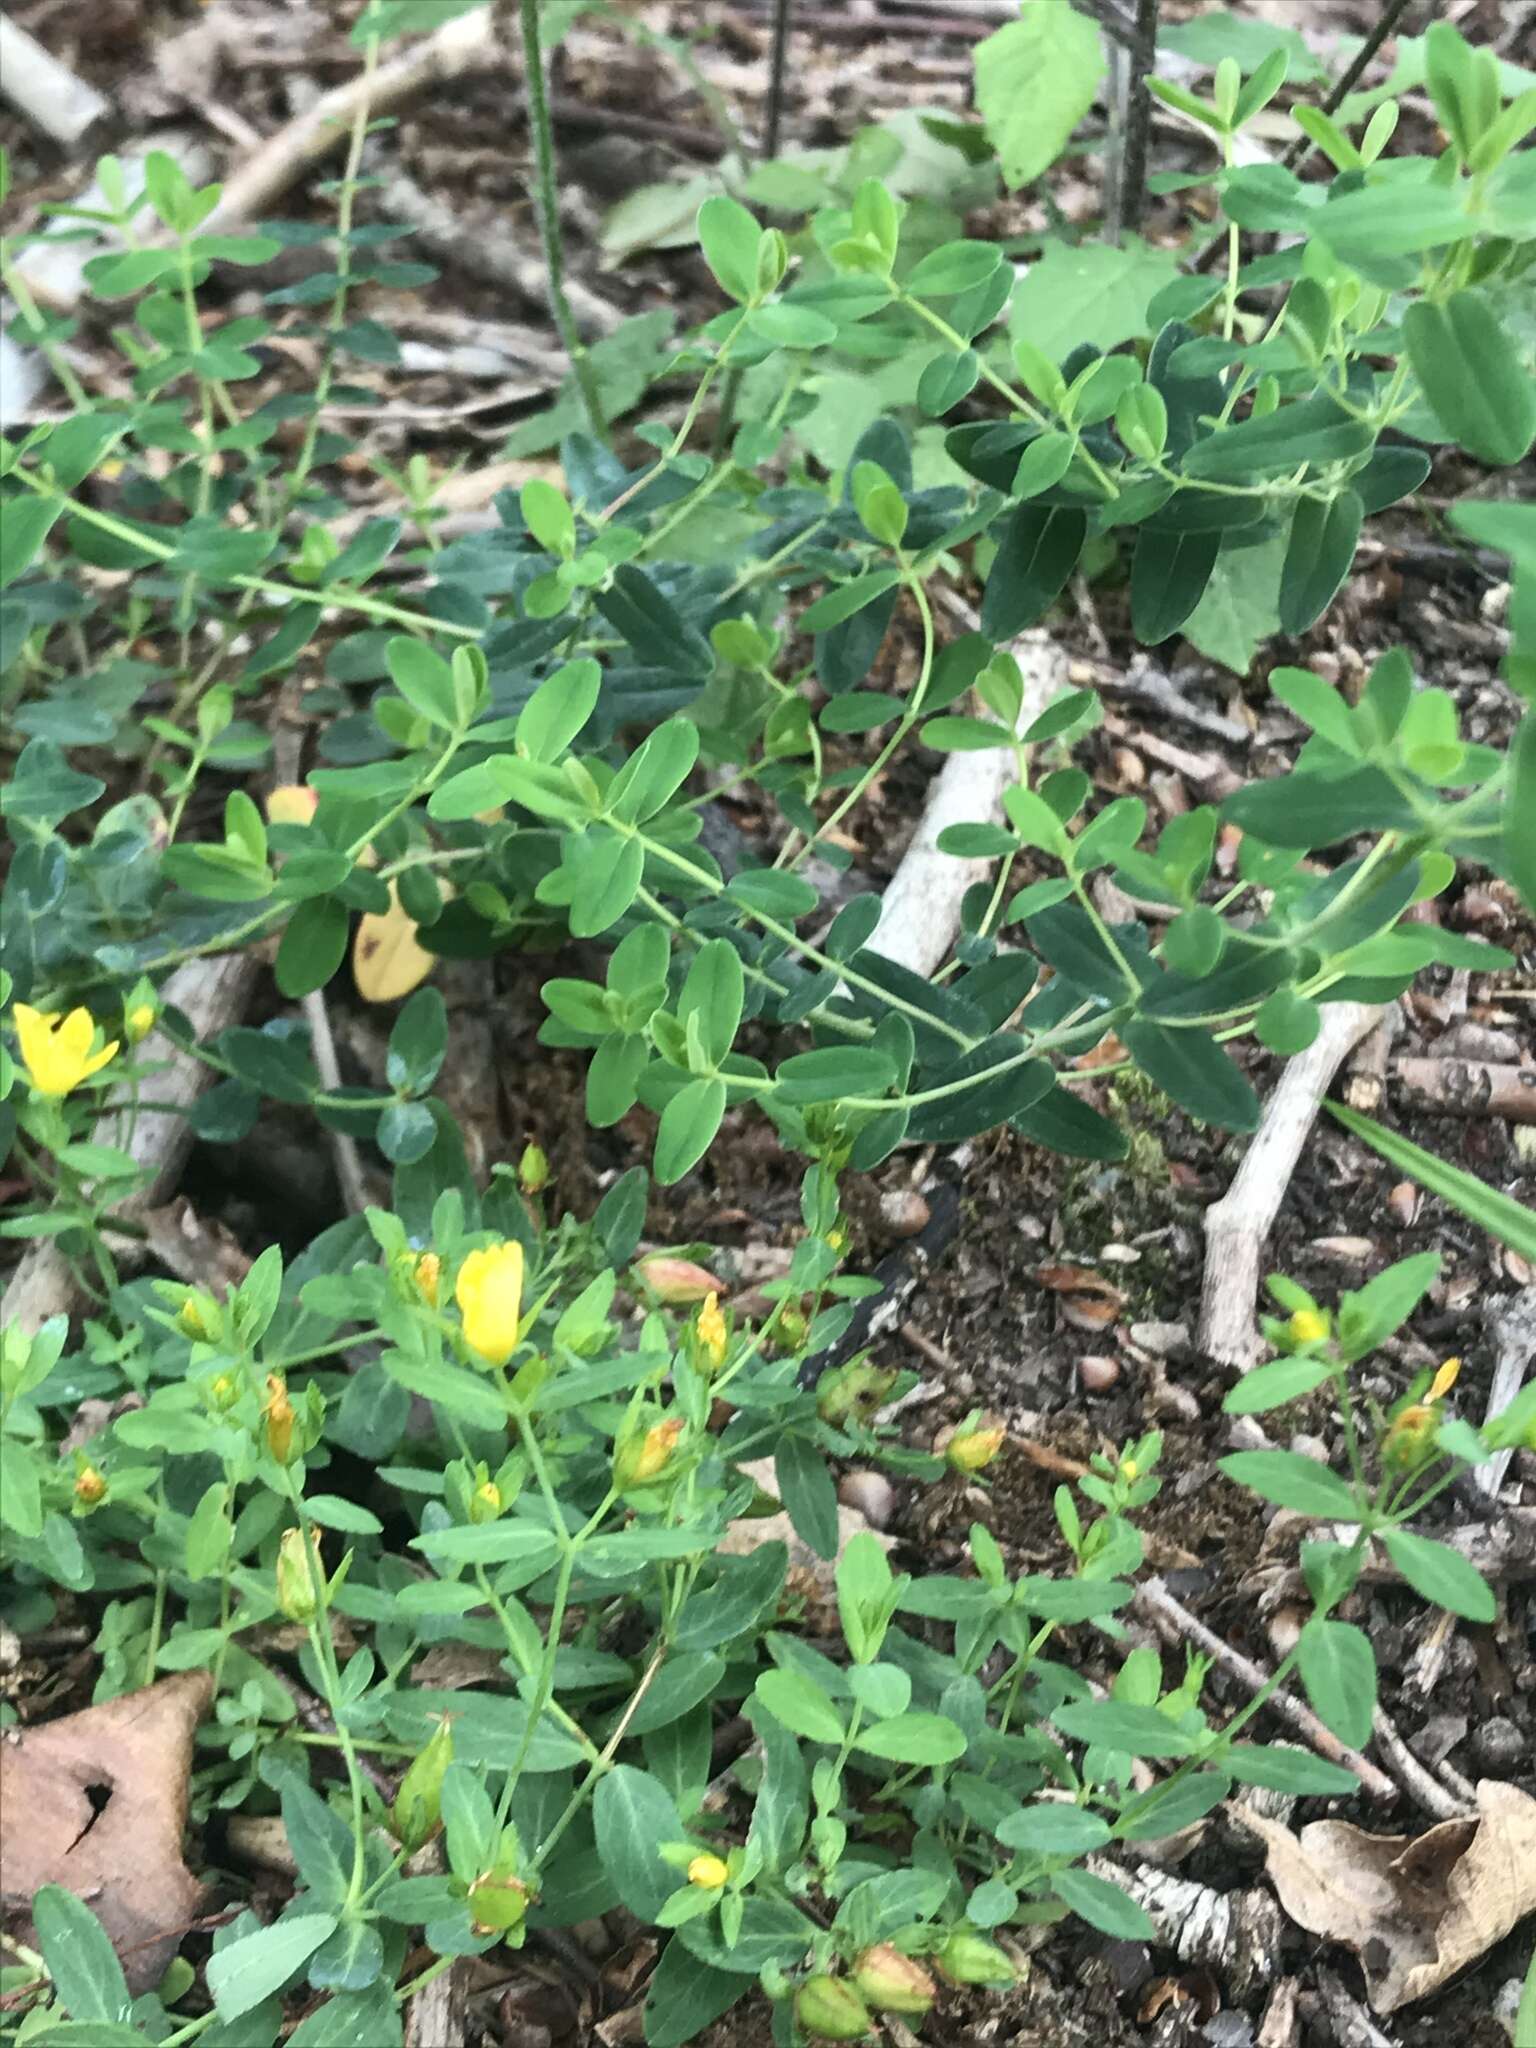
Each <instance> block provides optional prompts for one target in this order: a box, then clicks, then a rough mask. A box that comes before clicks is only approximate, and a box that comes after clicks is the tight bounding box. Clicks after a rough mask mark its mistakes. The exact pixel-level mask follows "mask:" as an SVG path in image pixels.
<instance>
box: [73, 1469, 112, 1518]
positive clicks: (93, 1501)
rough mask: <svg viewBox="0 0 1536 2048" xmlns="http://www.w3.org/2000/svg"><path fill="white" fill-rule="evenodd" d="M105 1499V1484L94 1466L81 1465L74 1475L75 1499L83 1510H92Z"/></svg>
mask: <svg viewBox="0 0 1536 2048" xmlns="http://www.w3.org/2000/svg"><path fill="white" fill-rule="evenodd" d="M106 1497H107V1482H106V1480H105V1479H104V1478H103V1477H102V1475H101V1473H100V1472H98V1471H97V1469H96V1467H95V1466H94V1465H82V1466H81V1467H80V1470H79V1472H78V1473H77V1474H76V1475H75V1499H76V1500H77V1501H79V1503H80V1505H81V1507H83V1508H94V1507H96V1506H97V1505H99V1503H100V1502H102V1501H104V1500H105V1499H106Z"/></svg>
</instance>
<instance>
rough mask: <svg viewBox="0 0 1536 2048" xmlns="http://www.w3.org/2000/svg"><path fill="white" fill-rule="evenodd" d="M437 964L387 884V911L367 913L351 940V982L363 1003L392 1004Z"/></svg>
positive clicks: (397, 891)
mask: <svg viewBox="0 0 1536 2048" xmlns="http://www.w3.org/2000/svg"><path fill="white" fill-rule="evenodd" d="M436 965H437V956H436V955H435V954H433V953H429V952H428V951H427V950H426V948H425V947H424V946H422V945H421V944H420V943H419V941H418V940H417V937H416V925H415V922H414V920H413V919H412V918H410V917H408V916H407V915H406V912H405V910H404V909H403V907H402V906H401V902H400V892H399V890H398V889H397V888H396V886H395V884H394V883H393V882H391V883H390V885H389V908H388V910H370V911H369V912H368V914H367V916H366V917H365V918H364V919H363V920H362V922H361V923H360V924H359V925H358V928H357V937H356V938H355V939H354V940H353V941H352V979H353V980H354V981H355V982H356V983H357V992H358V994H359V995H360V996H361V997H362V998H363V1001H364V1002H365V1003H395V1002H398V1001H399V1000H400V998H401V996H408V995H409V994H410V992H411V990H412V989H413V988H416V987H419V985H420V984H421V983H422V982H424V981H425V980H426V978H427V976H428V975H429V974H430V973H431V972H432V969H433V968H434V967H435V966H436Z"/></svg>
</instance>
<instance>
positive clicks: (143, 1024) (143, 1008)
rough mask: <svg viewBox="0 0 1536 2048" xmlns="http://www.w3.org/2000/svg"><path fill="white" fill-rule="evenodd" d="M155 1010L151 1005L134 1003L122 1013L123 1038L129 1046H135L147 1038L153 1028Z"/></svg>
mask: <svg viewBox="0 0 1536 2048" xmlns="http://www.w3.org/2000/svg"><path fill="white" fill-rule="evenodd" d="M156 1014H157V1012H156V1010H155V1006H154V1004H153V1003H134V1004H132V1005H131V1006H130V1007H129V1008H128V1009H125V1010H124V1012H123V1036H124V1038H126V1039H127V1041H128V1043H129V1044H130V1045H137V1044H139V1042H140V1041H141V1040H142V1039H145V1038H148V1036H149V1034H150V1032H151V1031H153V1030H154V1028H155V1017H156Z"/></svg>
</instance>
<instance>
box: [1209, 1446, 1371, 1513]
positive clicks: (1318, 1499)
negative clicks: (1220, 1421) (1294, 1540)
mask: <svg viewBox="0 0 1536 2048" xmlns="http://www.w3.org/2000/svg"><path fill="white" fill-rule="evenodd" d="M1217 1464H1218V1466H1219V1467H1220V1469H1221V1470H1222V1471H1223V1472H1225V1473H1226V1475H1227V1477H1228V1478H1229V1479H1233V1480H1236V1482H1237V1484H1238V1485H1239V1486H1246V1487H1247V1488H1248V1489H1249V1491H1250V1492H1251V1493H1256V1494H1258V1495H1259V1497H1260V1499H1261V1500H1269V1501H1273V1502H1274V1504H1275V1506H1276V1507H1281V1508H1294V1509H1295V1510H1296V1512H1297V1513H1298V1514H1303V1515H1319V1516H1323V1517H1325V1518H1326V1519H1327V1520H1329V1521H1333V1522H1358V1521H1359V1519H1360V1508H1359V1503H1358V1502H1357V1501H1356V1499H1355V1496H1354V1492H1353V1490H1352V1489H1351V1487H1350V1485H1349V1483H1348V1481H1347V1480H1344V1479H1341V1478H1340V1477H1339V1475H1338V1473H1337V1472H1330V1471H1329V1469H1328V1467H1327V1466H1326V1465H1319V1464H1318V1463H1317V1461H1316V1460H1315V1459H1314V1458H1306V1457H1303V1456H1302V1455H1301V1453H1300V1452H1299V1451H1233V1452H1232V1453H1231V1454H1230V1455H1229V1456H1227V1457H1225V1458H1219V1459H1218V1460H1217Z"/></svg>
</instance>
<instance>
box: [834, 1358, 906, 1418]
mask: <svg viewBox="0 0 1536 2048" xmlns="http://www.w3.org/2000/svg"><path fill="white" fill-rule="evenodd" d="M896 1379H897V1373H896V1368H895V1367H894V1366H891V1367H888V1368H883V1367H881V1366H877V1365H871V1364H870V1362H869V1360H868V1359H867V1358H855V1359H853V1360H852V1361H851V1362H850V1363H849V1364H847V1365H834V1366H831V1367H829V1368H828V1370H827V1371H826V1372H824V1373H823V1374H822V1376H821V1378H820V1379H819V1380H818V1381H817V1382H816V1413H817V1414H818V1415H819V1416H820V1417H821V1419H822V1421H823V1422H830V1423H834V1424H835V1423H839V1422H846V1421H848V1420H849V1419H852V1420H854V1421H858V1422H868V1421H869V1420H870V1418H871V1417H872V1416H873V1415H874V1414H875V1412H876V1410H877V1409H879V1408H881V1407H882V1406H883V1405H884V1403H885V1400H886V1397H887V1396H888V1395H889V1393H890V1391H891V1389H892V1387H894V1386H895V1384H896Z"/></svg>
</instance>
